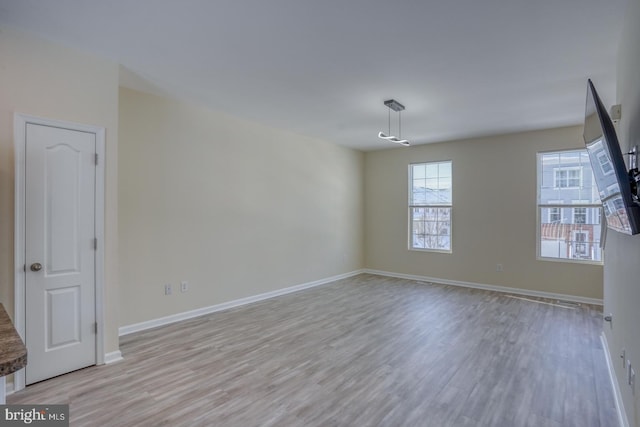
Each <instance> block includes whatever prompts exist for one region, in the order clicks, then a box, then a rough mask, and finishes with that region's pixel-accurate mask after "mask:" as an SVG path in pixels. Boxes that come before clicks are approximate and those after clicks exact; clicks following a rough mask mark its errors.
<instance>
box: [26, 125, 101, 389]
mask: <svg viewBox="0 0 640 427" xmlns="http://www.w3.org/2000/svg"><path fill="white" fill-rule="evenodd" d="M25 131H26V138H25V229H24V233H25V246H24V247H25V297H26V298H25V342H26V345H27V350H28V354H29V363H28V365H27V368H26V383H27V384H31V383H34V382H37V381H41V380H44V379H47V378H51V377H54V376H56V375H60V374H64V373H67V372H70V371H73V370H76V369H80V368H83V367H86V366H90V365H94V364H95V363H96V333H95V324H96V323H95V322H96V304H95V301H96V300H95V295H96V291H95V289H96V288H95V284H96V276H95V268H96V255H95V254H96V253H95V236H96V231H95V223H96V222H95V213H96V212H95V188H96V166H95V163H96V161H95V159H96V135H95V134H94V133H90V132H82V131H77V130H70V129H63V128H59V127H52V126H44V125H39V124H33V123H28V124H27V125H26V129H25Z"/></svg>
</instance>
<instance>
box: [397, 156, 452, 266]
mask: <svg viewBox="0 0 640 427" xmlns="http://www.w3.org/2000/svg"><path fill="white" fill-rule="evenodd" d="M434 163H435V164H438V163H450V164H451V194H452V196H451V197H452V198H453V161H452V160H435V161H429V162H416V163H410V164H409V167H408V175H409V176H408V179H407V187H408V188H407V190H408V191H407V197H408V199H407V202H408V203H407V206H408V208H407V210H408V212H407V214H408V215H407V231H408V238H407V248H408V250H410V251H417V252H435V253H443V254H450V253H453V200H452V203H450V204H429V205H426V204H425V205H414V204H412V203H411V201H412V197H413V194H412V190H413V166H415V165H426V164H434ZM414 208H447V209H449V249H430V248H416V247H413V209H414Z"/></svg>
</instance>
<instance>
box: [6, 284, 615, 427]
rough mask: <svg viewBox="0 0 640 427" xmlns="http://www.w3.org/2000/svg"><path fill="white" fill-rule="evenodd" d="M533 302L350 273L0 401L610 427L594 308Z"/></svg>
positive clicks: (177, 420) (145, 337)
mask: <svg viewBox="0 0 640 427" xmlns="http://www.w3.org/2000/svg"><path fill="white" fill-rule="evenodd" d="M538 301H540V302H532V301H527V300H524V299H521V298H520V297H513V296H509V295H506V294H500V293H495V292H487V291H481V290H473V289H465V288H458V287H452V286H442V285H432V284H426V283H420V282H415V281H410V280H402V279H394V278H386V277H379V276H373V275H367V274H363V275H360V276H357V277H353V278H350V279H345V280H341V281H338V282H334V283H332V284H329V285H325V286H321V287H317V288H313V289H310V290H306V291H301V292H297V293H294V294H289V295H285V296H282V297H278V298H274V299H271V300H267V301H262V302H259V303H255V304H252V305H248V306H244V307H240V308H235V309H231V310H228V311H224V312H219V313H215V314H211V315H207V316H203V317H199V318H196V319H192V320H187V321H183V322H180V323H176V324H173V325H169V326H165V327H161V328H156V329H153V330H149V331H144V332H140V333H136V334H132V335H128V336H125V337H123V338H122V339H121V350H122V352H123V356H124V361H122V362H119V363H116V364H113V365H108V366H98V367H91V368H87V369H83V370H80V371H77V372H73V373H70V374H67V375H63V376H61V377H58V378H54V379H51V380H48V381H44V382H42V383H38V384H34V385H32V386H29V387H27V389H26V390H24V391H21V392H19V393H16V394H14V395H11V396H9V397H8V403H15V404H35V403H46V404H57V403H69V404H70V405H71V406H70V411H71V425H72V426H127V427H129V426H161V425H166V426H233V427H251V426H304V427H311V426H350V427H351V426H355V427H360V426H394V427H396V426H421V427H423V426H424V427H428V426H434V427H444V426H500V427H517V426H530V427H545V426H550V427H551V426H552V427H558V426H576V427H590V426H602V427H613V426H616V425H617V418H616V412H615V406H614V401H613V392H612V389H611V384H610V381H609V377H608V373H607V370H606V364H605V363H606V362H605V359H604V353H603V349H602V345H601V341H600V338H599V334H600V329H601V327H602V313H601V310H600V309H599V308H598V307H594V306H587V305H581V306H579V307H577V308H573V307H572V308H564V307H559V306H556V305H551V304H548V302H549V301H547V300H540V299H539V300H538ZM545 302H546V303H545Z"/></svg>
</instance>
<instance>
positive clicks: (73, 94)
mask: <svg viewBox="0 0 640 427" xmlns="http://www.w3.org/2000/svg"><path fill="white" fill-rule="evenodd" d="M0 58H2V60H1V61H0V301H1V302H2V303H3V304H4V305H5V307H7V310H8V312H9V314H10V315H11V316H13V312H14V310H13V298H14V295H13V294H14V292H13V289H14V274H13V271H14V256H13V230H14V171H15V169H14V148H13V146H14V141H13V118H14V113H15V112H18V113H23V114H29V115H34V116H39V117H43V118H49V119H57V120H64V121H70V122H77V123H85V124H91V125H96V126H101V127H105V128H106V156H107V158H106V159H105V161H106V189H105V192H106V203H105V233H106V241H105V301H106V307H105V308H106V313H105V314H106V318H105V321H106V323H105V333H106V342H105V351H106V352H113V351H117V350H118V321H117V300H118V297H117V291H118V286H117V280H118V264H117V251H118V233H117V229H118V216H117V202H118V197H117V191H118V188H117V170H118V166H117V165H118V163H117V161H118V157H117V156H118V65H117V64H115V63H112V62H109V61H105V60H101V59H98V58H95V57H93V56H90V55H85V54H82V53H80V52H77V51H74V50H71V49H67V48H63V47H60V46H58V45H56V44H53V43H49V42H45V41H43V40H40V39H38V38H36V37H33V36H30V35H26V34H24V33H21V32H18V31H15V30H12V29H9V28H0Z"/></svg>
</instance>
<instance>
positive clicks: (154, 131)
mask: <svg viewBox="0 0 640 427" xmlns="http://www.w3.org/2000/svg"><path fill="white" fill-rule="evenodd" d="M119 156H120V157H119V185H120V192H119V196H120V204H119V207H120V210H119V224H120V273H121V276H120V277H121V311H120V324H121V325H123V326H124V325H131V324H134V323H138V322H141V321H146V320H151V319H154V318H159V317H162V316H167V315H171V314H175V313H180V312H184V311H186V310H192V309H196V308H201V307H206V306H210V305H214V304H218V303H222V302H226V301H230V300H235V299H239V298H243V297H247V296H252V295H256V294H260V293H264V292H268V291H273V290H277V289H280V288H284V287H289V286H294V285H298V284H302V283H306V282H309V281H314V280H318V279H323V278H327V277H330V276H334V275H338V274H342V273H347V272H350V271H354V270H358V269H360V268H362V266H363V247H362V242H363V237H362V216H363V210H362V209H363V184H362V176H363V163H364V160H363V154H362V153H360V152H357V151H354V150H349V149H346V148H343V147H339V146H337V145H334V144H331V143H327V142H323V141H318V140H314V139H310V138H307V137H302V136H299V135H295V134H292V133H289V132H285V131H280V130H275V129H270V128H267V127H264V126H261V125H257V124H255V123H251V122H247V121H244V120H239V119H236V118H232V117H229V116H225V115H223V114H218V113H215V112H212V111H210V110H207V109H204V108H199V107H195V106H191V105H187V104H183V103H180V102H177V101H172V100H168V99H166V98H161V97H158V96H154V95H148V94H143V93H141V92H136V91H133V90H129V89H121V91H120V151H119ZM181 280H187V281H188V282H189V283H190V290H189V291H188V292H187V293H180V292H179V290H178V289H177V288H178V286H179V283H180V281H181ZM165 283H169V284H172V285H173V288H174V293H173V295H171V296H165V295H164V284H165Z"/></svg>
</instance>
